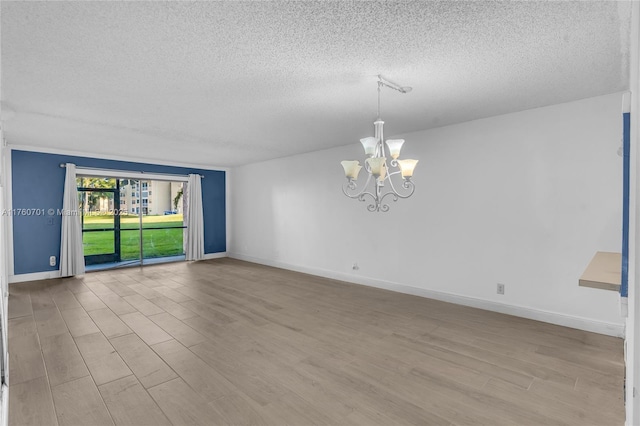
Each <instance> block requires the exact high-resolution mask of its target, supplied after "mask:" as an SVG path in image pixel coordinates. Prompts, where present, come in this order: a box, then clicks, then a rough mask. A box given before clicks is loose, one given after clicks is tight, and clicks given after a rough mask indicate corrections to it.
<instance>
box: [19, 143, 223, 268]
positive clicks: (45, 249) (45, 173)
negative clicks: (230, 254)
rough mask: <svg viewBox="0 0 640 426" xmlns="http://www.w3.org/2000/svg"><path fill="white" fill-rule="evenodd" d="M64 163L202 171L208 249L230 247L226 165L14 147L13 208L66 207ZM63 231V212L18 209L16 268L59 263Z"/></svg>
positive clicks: (168, 171)
mask: <svg viewBox="0 0 640 426" xmlns="http://www.w3.org/2000/svg"><path fill="white" fill-rule="evenodd" d="M60 163H73V164H75V165H76V166H78V167H89V168H95V169H113V170H127V171H136V172H141V171H142V172H147V173H164V174H174V175H187V174H190V173H199V174H201V175H202V176H204V179H203V180H202V204H203V214H204V252H205V253H207V254H208V253H220V252H224V251H226V250H227V246H226V241H227V236H226V216H225V211H226V210H225V179H226V175H225V172H224V171H217V170H202V169H190V168H185V167H172V166H161V165H157V164H144V163H133V162H127V161H115V160H102V159H97V158H87V157H76V156H71V155H58V154H45V153H40V152H29V151H17V150H12V152H11V179H12V195H13V198H12V200H13V206H12V207H13V209H14V210H17V209H44V210H45V211H46V210H48V209H50V208H52V209H55V210H57V209H61V208H62V194H63V189H64V176H65V169H64V168H61V167H60ZM60 232H61V222H60V216H57V215H54V216H49V215H47V214H45V215H37V216H18V215H14V217H13V266H14V274H15V275H18V274H29V273H34V272H46V271H53V270H57V269H58V267H57V266H49V256H56V259H59V258H60Z"/></svg>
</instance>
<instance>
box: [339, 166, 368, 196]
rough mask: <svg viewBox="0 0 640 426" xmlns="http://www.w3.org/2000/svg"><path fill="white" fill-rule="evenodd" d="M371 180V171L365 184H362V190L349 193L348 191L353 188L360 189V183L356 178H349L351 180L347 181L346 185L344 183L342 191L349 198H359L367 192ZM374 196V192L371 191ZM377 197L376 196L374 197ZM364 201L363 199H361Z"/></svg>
mask: <svg viewBox="0 0 640 426" xmlns="http://www.w3.org/2000/svg"><path fill="white" fill-rule="evenodd" d="M369 182H371V174H370V173H369V174H368V176H367V181H366V182H365V183H364V185H363V186H362V191H360V192H358V193H355V194H349V193H348V192H347V191H348V190H351V191H357V189H358V184H357V183H356V181H355V180H353V179H349V181H348V182H347V183H345V184H344V185H342V192H343V193H344V195H346V196H347V197H349V198H359V197H360V196H361V195H363V194H365V190H366V189H367V187H368V186H369ZM369 194H370V195H371V196H372V197H374V196H373V194H371V193H369ZM374 198H375V197H374ZM361 201H362V200H361Z"/></svg>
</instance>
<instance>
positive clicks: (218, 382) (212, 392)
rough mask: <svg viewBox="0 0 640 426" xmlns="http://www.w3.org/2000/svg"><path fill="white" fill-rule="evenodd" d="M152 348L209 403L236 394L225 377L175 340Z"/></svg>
mask: <svg viewBox="0 0 640 426" xmlns="http://www.w3.org/2000/svg"><path fill="white" fill-rule="evenodd" d="M151 348H152V349H153V350H154V351H155V352H156V353H157V354H158V355H160V357H161V358H162V359H163V360H164V362H166V363H167V364H168V365H169V367H171V368H172V369H173V370H174V371H175V372H176V373H178V375H179V376H180V377H181V378H182V379H183V380H184V381H185V382H186V383H187V384H188V385H189V386H191V388H192V389H193V390H195V391H196V392H198V394H199V395H200V396H202V397H203V398H204V399H205V400H206V401H207V402H211V401H213V400H215V399H218V398H221V397H223V396H229V395H233V394H234V393H235V390H234V387H233V386H232V385H231V383H230V382H229V381H228V380H227V379H226V378H225V377H224V376H222V375H220V374H219V373H218V372H217V371H215V370H214V369H213V368H211V367H210V366H209V365H207V364H206V363H205V362H204V361H202V360H201V359H200V358H198V357H197V356H196V355H194V354H193V353H192V352H191V351H189V349H187V348H185V347H184V346H182V345H181V344H180V343H178V342H176V341H175V340H170V341H168V342H163V343H158V344H157V345H153V346H152V347H151Z"/></svg>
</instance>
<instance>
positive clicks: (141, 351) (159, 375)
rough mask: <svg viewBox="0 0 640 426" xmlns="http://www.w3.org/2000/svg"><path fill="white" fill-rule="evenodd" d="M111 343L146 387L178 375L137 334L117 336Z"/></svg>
mask: <svg viewBox="0 0 640 426" xmlns="http://www.w3.org/2000/svg"><path fill="white" fill-rule="evenodd" d="M111 344H112V345H113V347H114V348H116V350H117V351H118V354H119V355H120V356H121V357H122V359H123V360H124V361H125V362H126V363H127V365H128V366H129V368H130V369H131V370H132V371H133V373H134V374H135V375H136V377H137V378H138V380H140V382H141V383H142V385H143V386H144V387H145V388H150V387H153V386H156V385H159V384H161V383H164V382H167V381H169V380H172V379H175V378H176V377H178V376H177V375H176V373H174V371H173V370H172V369H171V368H169V366H168V365H167V364H165V362H164V361H163V360H162V359H160V357H159V356H158V355H156V353H155V352H154V351H153V350H151V348H150V347H149V346H147V344H146V343H144V342H143V341H142V339H140V338H139V337H138V336H137V335H136V334H128V335H126V336H121V337H116V338H114V339H111Z"/></svg>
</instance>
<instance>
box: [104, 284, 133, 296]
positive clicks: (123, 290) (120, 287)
mask: <svg viewBox="0 0 640 426" xmlns="http://www.w3.org/2000/svg"><path fill="white" fill-rule="evenodd" d="M103 284H104V285H105V287H108V288H109V289H110V290H111V291H113V292H114V293H115V294H117V295H118V296H120V297H125V296H131V295H132V294H136V292H135V291H133V290H132V289H130V288H129V287H127V286H126V285H124V284H122V283H120V282H119V281H112V282H105V283H103Z"/></svg>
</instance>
